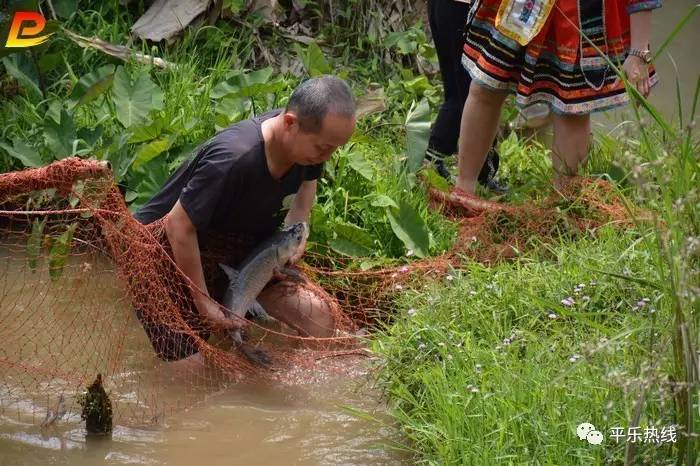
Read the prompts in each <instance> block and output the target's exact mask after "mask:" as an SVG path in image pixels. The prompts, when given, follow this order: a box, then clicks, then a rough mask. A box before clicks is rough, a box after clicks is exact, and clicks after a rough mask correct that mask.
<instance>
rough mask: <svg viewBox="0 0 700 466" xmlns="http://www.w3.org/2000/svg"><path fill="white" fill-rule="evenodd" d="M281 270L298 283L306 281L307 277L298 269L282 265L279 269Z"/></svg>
mask: <svg viewBox="0 0 700 466" xmlns="http://www.w3.org/2000/svg"><path fill="white" fill-rule="evenodd" d="M279 272H280V273H282V274H283V275H286V276H287V278H288V279H290V280H292V281H294V282H298V283H304V282H306V279H305V278H304V276H303V275H302V274H301V272H299V271H298V270H296V269H292V268H290V267H282V268H280V269H279Z"/></svg>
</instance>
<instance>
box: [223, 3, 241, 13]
mask: <svg viewBox="0 0 700 466" xmlns="http://www.w3.org/2000/svg"><path fill="white" fill-rule="evenodd" d="M222 7H223V8H224V9H227V10H231V13H233V14H234V15H237V14H238V13H240V12H241V11H243V9H244V8H245V7H246V0H224V2H223V4H222Z"/></svg>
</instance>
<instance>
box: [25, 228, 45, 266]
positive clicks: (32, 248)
mask: <svg viewBox="0 0 700 466" xmlns="http://www.w3.org/2000/svg"><path fill="white" fill-rule="evenodd" d="M45 225H46V217H44V219H43V220H41V221H39V219H38V218H37V219H34V222H32V234H31V235H30V236H29V239H28V240H27V259H28V260H29V268H30V269H31V270H32V272H35V271H36V265H37V259H38V258H39V252H41V240H42V237H43V234H44V226H45Z"/></svg>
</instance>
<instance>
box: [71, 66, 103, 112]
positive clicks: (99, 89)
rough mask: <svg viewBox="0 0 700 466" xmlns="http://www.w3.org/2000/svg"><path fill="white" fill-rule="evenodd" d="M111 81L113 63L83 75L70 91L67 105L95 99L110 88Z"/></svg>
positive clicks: (74, 105) (80, 103) (73, 105)
mask: <svg viewBox="0 0 700 466" xmlns="http://www.w3.org/2000/svg"><path fill="white" fill-rule="evenodd" d="M113 81H114V65H105V66H102V67H100V68H98V69H96V70H95V71H93V72H91V73H88V74H86V75H84V76H83V77H81V78H80V79H79V80H78V82H77V83H76V84H75V87H74V88H73V92H71V95H70V99H69V103H68V105H69V107H70V108H73V107H76V106H78V105H83V104H86V103H88V102H90V101H92V100H95V99H96V98H98V97H99V96H101V95H102V94H104V93H105V92H106V91H107V89H109V88H110V86H111V85H112V82H113Z"/></svg>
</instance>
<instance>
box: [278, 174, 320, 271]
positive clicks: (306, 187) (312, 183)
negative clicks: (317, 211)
mask: <svg viewBox="0 0 700 466" xmlns="http://www.w3.org/2000/svg"><path fill="white" fill-rule="evenodd" d="M316 184H317V180H309V181H304V182H303V183H302V184H301V186H299V190H298V191H297V194H296V196H294V202H293V203H292V207H291V208H290V209H289V212H287V217H286V218H285V219H284V224H285V225H287V226H289V225H293V224H295V223H299V222H307V223H308V221H309V214H310V213H311V208H312V207H313V205H314V199H315V198H316ZM304 249H306V238H304V241H302V243H301V245H300V246H299V250H298V251H297V252H296V254H294V256H293V257H292V258H291V259H290V262H291V263H292V264H294V263H295V262H298V261H299V259H301V256H303V255H304Z"/></svg>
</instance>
